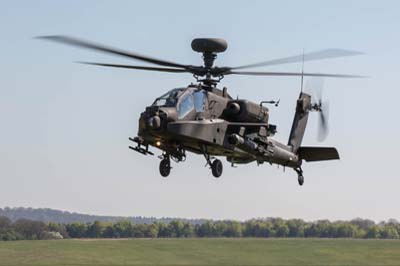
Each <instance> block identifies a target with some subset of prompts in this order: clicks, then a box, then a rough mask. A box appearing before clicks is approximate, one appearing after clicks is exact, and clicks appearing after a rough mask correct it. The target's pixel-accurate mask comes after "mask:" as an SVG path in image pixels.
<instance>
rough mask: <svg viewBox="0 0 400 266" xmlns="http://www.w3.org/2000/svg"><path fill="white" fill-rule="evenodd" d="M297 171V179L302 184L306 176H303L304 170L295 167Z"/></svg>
mask: <svg viewBox="0 0 400 266" xmlns="http://www.w3.org/2000/svg"><path fill="white" fill-rule="evenodd" d="M294 170H295V171H296V173H297V176H298V177H297V181H298V182H299V185H300V186H302V185H303V184H304V176H303V170H302V169H301V168H300V167H298V168H295V169H294Z"/></svg>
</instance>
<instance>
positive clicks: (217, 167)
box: [201, 146, 224, 178]
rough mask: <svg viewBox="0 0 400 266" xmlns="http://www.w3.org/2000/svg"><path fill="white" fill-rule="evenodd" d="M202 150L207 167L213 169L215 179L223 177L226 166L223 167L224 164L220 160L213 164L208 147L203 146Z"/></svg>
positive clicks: (215, 160)
mask: <svg viewBox="0 0 400 266" xmlns="http://www.w3.org/2000/svg"><path fill="white" fill-rule="evenodd" d="M201 150H202V151H203V155H204V157H205V158H206V161H207V164H206V166H207V165H209V166H210V167H211V172H212V174H213V176H214V177H215V178H218V177H220V176H221V175H222V171H223V170H224V166H223V165H222V162H221V161H220V160H218V159H214V161H212V162H211V159H212V157H211V156H210V154H208V153H207V147H206V146H201Z"/></svg>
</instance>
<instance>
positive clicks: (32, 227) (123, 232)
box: [0, 217, 400, 240]
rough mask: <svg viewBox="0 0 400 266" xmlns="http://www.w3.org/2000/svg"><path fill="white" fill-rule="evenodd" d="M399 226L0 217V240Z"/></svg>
mask: <svg viewBox="0 0 400 266" xmlns="http://www.w3.org/2000/svg"><path fill="white" fill-rule="evenodd" d="M399 235H400V224H399V223H398V222H397V221H396V220H393V219H392V220H389V221H387V222H381V223H379V224H376V223H375V222H373V221H371V220H365V219H354V220H351V221H336V222H330V221H328V220H320V221H316V222H305V221H303V220H300V219H291V220H284V219H281V218H267V219H253V220H249V221H246V222H237V221H206V222H204V223H202V224H192V223H190V222H184V221H180V220H174V221H171V222H169V223H163V222H154V223H151V224H134V223H132V222H131V221H127V220H122V221H118V222H115V223H110V222H100V221H95V222H93V223H78V222H76V223H70V224H60V223H44V222H40V221H31V220H27V219H19V220H17V221H15V222H12V221H11V220H10V219H8V218H7V217H0V240H22V239H61V238H167V237H173V238H177V237H322V238H384V239H398V238H399Z"/></svg>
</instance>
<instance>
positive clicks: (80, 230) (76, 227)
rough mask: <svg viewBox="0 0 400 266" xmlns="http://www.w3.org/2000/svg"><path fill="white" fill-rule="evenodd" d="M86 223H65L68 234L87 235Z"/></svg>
mask: <svg viewBox="0 0 400 266" xmlns="http://www.w3.org/2000/svg"><path fill="white" fill-rule="evenodd" d="M87 229H88V227H87V225H86V224H83V223H72V224H67V225H66V230H67V232H68V235H69V236H70V237H72V238H82V237H87V236H88V235H87Z"/></svg>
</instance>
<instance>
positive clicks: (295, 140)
mask: <svg viewBox="0 0 400 266" xmlns="http://www.w3.org/2000/svg"><path fill="white" fill-rule="evenodd" d="M310 106H311V96H310V95H308V94H307V93H304V92H301V93H300V96H299V99H297V105H296V113H295V115H294V119H293V124H292V129H291V130H290V136H289V142H288V145H289V146H291V147H292V151H293V152H294V153H297V151H298V149H299V147H300V145H301V142H302V140H303V136H304V133H305V131H306V126H307V120H308V114H309V111H310Z"/></svg>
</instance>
